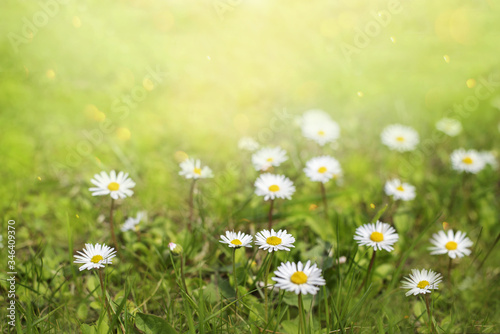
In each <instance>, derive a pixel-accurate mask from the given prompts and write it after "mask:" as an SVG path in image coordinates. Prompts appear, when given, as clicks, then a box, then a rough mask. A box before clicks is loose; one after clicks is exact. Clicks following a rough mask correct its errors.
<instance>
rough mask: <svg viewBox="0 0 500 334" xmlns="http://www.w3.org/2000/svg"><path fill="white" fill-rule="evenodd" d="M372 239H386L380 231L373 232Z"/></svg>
mask: <svg viewBox="0 0 500 334" xmlns="http://www.w3.org/2000/svg"><path fill="white" fill-rule="evenodd" d="M370 240H371V241H375V242H381V241H384V235H383V234H382V233H380V232H373V233H372V235H370Z"/></svg>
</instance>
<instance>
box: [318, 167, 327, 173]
mask: <svg viewBox="0 0 500 334" xmlns="http://www.w3.org/2000/svg"><path fill="white" fill-rule="evenodd" d="M324 172H326V167H320V168H318V173H321V174H323V173H324Z"/></svg>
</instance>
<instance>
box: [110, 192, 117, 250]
mask: <svg viewBox="0 0 500 334" xmlns="http://www.w3.org/2000/svg"><path fill="white" fill-rule="evenodd" d="M114 208H115V200H114V199H113V198H111V208H110V210H109V227H110V228H111V238H112V239H113V244H114V245H115V250H116V251H117V252H119V249H118V242H116V236H115V228H114V226H113V210H114Z"/></svg>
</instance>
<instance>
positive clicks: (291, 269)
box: [272, 261, 326, 295]
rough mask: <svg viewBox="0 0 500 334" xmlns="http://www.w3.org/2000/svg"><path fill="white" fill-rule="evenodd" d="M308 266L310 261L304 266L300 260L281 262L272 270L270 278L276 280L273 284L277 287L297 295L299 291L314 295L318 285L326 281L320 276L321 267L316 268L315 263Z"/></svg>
mask: <svg viewBox="0 0 500 334" xmlns="http://www.w3.org/2000/svg"><path fill="white" fill-rule="evenodd" d="M309 266H310V261H308V262H307V263H306V265H305V267H304V265H303V264H302V262H298V263H290V262H287V263H281V265H280V266H279V267H278V268H277V269H276V271H275V272H274V275H275V277H273V278H272V280H273V281H275V282H276V284H275V286H276V287H277V288H279V289H284V290H286V291H291V292H295V294H297V295H298V294H299V293H302V294H303V295H307V294H312V295H315V294H316V293H317V292H318V291H319V287H318V285H325V284H326V282H325V280H324V279H323V277H322V276H321V269H318V268H317V267H316V265H314V266H312V267H309ZM306 268H307V270H306Z"/></svg>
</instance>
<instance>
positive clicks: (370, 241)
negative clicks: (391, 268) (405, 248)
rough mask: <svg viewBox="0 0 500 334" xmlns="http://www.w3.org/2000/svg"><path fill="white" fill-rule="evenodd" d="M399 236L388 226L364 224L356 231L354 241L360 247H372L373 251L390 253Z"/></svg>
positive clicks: (378, 222) (380, 223) (379, 222)
mask: <svg viewBox="0 0 500 334" xmlns="http://www.w3.org/2000/svg"><path fill="white" fill-rule="evenodd" d="M398 239H399V235H398V234H397V233H396V230H395V229H394V228H393V227H392V226H390V225H389V224H386V223H382V222H381V221H378V220H377V222H376V223H375V224H365V225H362V226H360V227H358V228H357V229H356V232H355V235H354V240H356V241H357V242H358V244H359V245H360V246H365V245H366V246H369V247H373V250H374V251H377V250H382V249H384V250H386V251H388V252H390V251H392V250H393V249H394V248H393V247H392V245H393V244H394V243H396V241H398Z"/></svg>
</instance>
